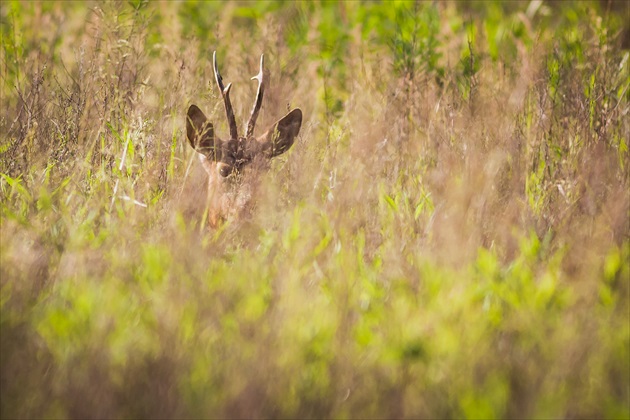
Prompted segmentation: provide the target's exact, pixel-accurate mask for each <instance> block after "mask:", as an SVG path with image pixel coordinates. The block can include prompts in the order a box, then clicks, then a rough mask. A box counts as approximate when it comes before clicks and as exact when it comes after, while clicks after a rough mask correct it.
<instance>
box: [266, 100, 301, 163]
mask: <svg viewBox="0 0 630 420" xmlns="http://www.w3.org/2000/svg"><path fill="white" fill-rule="evenodd" d="M301 126H302V111H301V110H300V108H295V109H294V110H293V111H291V112H289V113H288V114H287V115H285V116H284V117H282V118H280V119H279V120H278V121H276V123H275V124H274V125H272V126H271V128H270V129H269V130H267V132H266V133H265V134H263V135H262V136H260V137H259V138H258V142H259V143H260V144H262V147H263V151H264V152H263V153H264V154H265V155H266V156H268V157H270V158H272V157H276V156H278V155H281V154H282V153H284V152H286V151H287V150H289V149H290V148H291V146H293V142H294V141H295V136H297V135H298V133H299V132H300V127H301Z"/></svg>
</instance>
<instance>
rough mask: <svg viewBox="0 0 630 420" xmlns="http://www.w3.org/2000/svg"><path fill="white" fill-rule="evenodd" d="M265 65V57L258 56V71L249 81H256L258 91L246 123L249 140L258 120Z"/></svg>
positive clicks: (262, 55) (263, 89)
mask: <svg viewBox="0 0 630 420" xmlns="http://www.w3.org/2000/svg"><path fill="white" fill-rule="evenodd" d="M264 63H265V55H264V54H261V55H260V71H259V72H258V74H257V75H256V76H254V77H252V79H251V80H258V91H257V92H256V101H255V102H254V108H252V115H251V117H249V122H248V123H247V135H246V137H247V138H249V137H250V136H252V135H253V134H254V127H255V126H256V119H257V118H258V112H259V111H260V107H261V106H262V100H263V94H264V93H265V83H264V78H263V65H264Z"/></svg>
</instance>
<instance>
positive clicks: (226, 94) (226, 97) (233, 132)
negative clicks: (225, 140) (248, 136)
mask: <svg viewBox="0 0 630 420" xmlns="http://www.w3.org/2000/svg"><path fill="white" fill-rule="evenodd" d="M212 63H213V65H214V78H215V80H216V81H217V86H219V90H220V91H221V96H223V102H224V103H225V114H226V115H227V120H228V124H229V125H230V138H232V139H238V131H237V129H236V119H235V118H234V110H233V109H232V103H231V102H230V88H231V87H232V83H228V85H227V87H224V86H223V78H222V77H221V74H220V73H219V68H218V66H217V52H216V51H215V52H214V53H213V54H212Z"/></svg>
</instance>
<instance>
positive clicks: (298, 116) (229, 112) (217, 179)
mask: <svg viewBox="0 0 630 420" xmlns="http://www.w3.org/2000/svg"><path fill="white" fill-rule="evenodd" d="M212 61H213V66H214V76H215V80H216V82H217V86H218V87H219V91H220V92H221V96H222V97H223V103H224V105H225V113H226V116H227V120H228V125H229V127H230V137H229V139H228V140H222V139H220V138H219V137H218V136H217V135H216V133H215V131H214V126H213V125H212V123H211V122H210V121H208V119H207V118H206V116H205V115H204V113H203V112H202V111H201V110H200V109H199V108H198V107H197V106H196V105H191V106H190V108H188V113H187V117H186V135H187V137H188V141H189V143H190V145H191V146H192V148H193V149H195V151H196V152H197V153H199V155H200V156H199V157H200V159H201V161H202V163H203V165H204V167H205V169H206V171H207V172H208V176H209V183H208V212H209V216H210V218H209V220H210V224H211V225H216V224H218V222H219V220H221V219H224V218H225V217H226V216H227V213H229V212H231V211H232V210H234V209H233V208H232V207H234V206H235V205H236V206H238V205H239V204H238V203H235V202H234V201H235V200H230V196H229V194H228V191H227V189H226V185H225V184H226V181H227V178H229V177H230V176H231V175H236V174H239V173H240V172H241V171H242V170H243V168H244V167H246V166H247V165H250V164H252V163H253V162H256V161H258V162H264V161H266V160H269V159H271V158H273V157H275V156H278V155H281V154H282V153H284V152H286V151H287V150H289V149H290V148H291V146H292V145H293V142H294V140H295V137H296V136H297V134H298V133H299V131H300V127H301V126H302V111H301V110H300V109H299V108H296V109H293V110H292V111H291V112H289V113H288V114H287V115H285V116H284V117H282V118H280V119H279V120H278V121H276V122H275V123H274V124H273V125H272V126H271V127H270V128H269V129H268V130H267V131H266V132H265V133H263V134H262V135H260V136H258V137H256V136H254V128H255V126H256V119H257V118H258V113H259V111H260V107H261V106H262V100H263V95H264V91H265V80H264V77H263V65H264V56H263V55H261V56H260V71H259V72H258V74H257V75H256V76H254V77H252V80H254V79H255V80H258V91H257V93H256V100H255V102H254V107H253V109H252V113H251V116H250V118H249V121H248V122H247V126H246V127H245V135H244V136H239V135H238V130H237V128H236V119H235V117H234V111H233V109H232V104H231V102H230V88H231V87H232V84H231V83H230V84H228V85H227V86H224V85H223V78H222V77H221V74H220V73H219V69H218V66H217V57H216V51H215V52H214V54H213V56H212ZM241 201H242V200H241Z"/></svg>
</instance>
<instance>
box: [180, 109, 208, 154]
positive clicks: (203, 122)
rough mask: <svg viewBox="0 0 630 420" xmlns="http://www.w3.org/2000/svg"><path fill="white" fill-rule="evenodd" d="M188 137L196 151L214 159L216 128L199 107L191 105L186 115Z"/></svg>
mask: <svg viewBox="0 0 630 420" xmlns="http://www.w3.org/2000/svg"><path fill="white" fill-rule="evenodd" d="M186 135H187V137H188V142H189V143H190V145H191V146H192V148H193V149H195V151H197V152H198V153H201V154H202V155H205V156H207V157H208V158H211V159H212V158H213V157H214V142H215V137H214V127H213V126H212V123H211V122H210V121H208V118H206V116H205V115H204V113H203V112H201V110H200V109H199V108H198V107H197V105H191V106H190V108H188V112H187V113H186Z"/></svg>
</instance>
